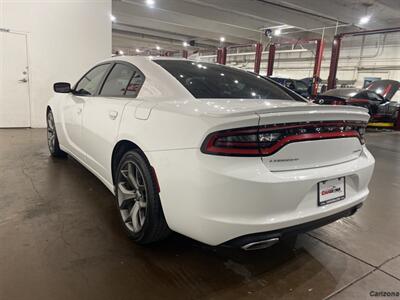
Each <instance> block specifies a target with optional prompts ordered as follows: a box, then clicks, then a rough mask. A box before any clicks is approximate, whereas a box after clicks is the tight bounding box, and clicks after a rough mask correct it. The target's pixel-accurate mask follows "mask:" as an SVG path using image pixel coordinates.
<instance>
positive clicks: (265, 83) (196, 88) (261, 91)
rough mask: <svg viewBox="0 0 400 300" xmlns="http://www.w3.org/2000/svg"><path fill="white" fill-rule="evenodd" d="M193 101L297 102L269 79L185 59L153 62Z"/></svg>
mask: <svg viewBox="0 0 400 300" xmlns="http://www.w3.org/2000/svg"><path fill="white" fill-rule="evenodd" d="M155 62H156V63H158V64H159V65H160V66H162V67H163V68H164V69H166V70H167V71H168V72H169V73H171V74H172V75H173V76H174V77H175V78H176V79H177V80H178V81H179V82H180V83H181V84H182V85H183V86H184V87H185V88H186V89H187V90H188V91H189V92H190V93H191V94H192V95H193V96H194V97H195V98H244V99H246V98H250V99H279V100H299V99H297V98H295V97H292V96H291V95H290V94H289V93H287V92H286V91H285V89H284V88H282V87H281V86H279V85H278V84H276V83H273V81H272V80H268V79H266V78H264V77H261V76H257V75H256V74H253V73H249V72H245V71H242V70H238V69H234V68H230V67H226V66H222V65H216V64H210V63H196V62H192V61H185V60H182V61H180V60H155Z"/></svg>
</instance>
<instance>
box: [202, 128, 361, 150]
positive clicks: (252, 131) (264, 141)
mask: <svg viewBox="0 0 400 300" xmlns="http://www.w3.org/2000/svg"><path fill="white" fill-rule="evenodd" d="M365 127H366V123H365V122H344V121H337V122H336V121H332V122H307V123H286V124H275V125H265V126H259V127H247V128H238V129H231V130H223V131H217V132H214V133H211V134H210V135H208V137H207V138H206V139H205V141H204V142H203V145H202V147H201V151H202V152H203V153H206V154H214V155H229V156H268V155H272V154H274V153H276V152H277V151H279V150H280V149H281V148H283V147H284V146H285V145H287V144H290V143H294V142H303V141H310V140H321V139H332V138H347V137H357V138H358V139H359V140H360V143H361V144H364V134H365Z"/></svg>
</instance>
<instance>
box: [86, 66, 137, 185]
mask: <svg viewBox="0 0 400 300" xmlns="http://www.w3.org/2000/svg"><path fill="white" fill-rule="evenodd" d="M143 80H144V76H143V75H142V73H141V72H140V71H139V70H137V69H136V68H135V67H134V66H132V65H130V64H126V63H116V64H115V65H114V66H113V68H112V70H111V71H110V73H109V74H108V76H107V78H106V80H105V82H104V85H103V86H102V89H101V91H99V95H97V96H96V97H92V98H88V99H86V102H85V108H84V112H83V123H82V124H83V125H82V139H83V141H84V142H83V147H84V151H85V152H86V163H87V164H88V165H89V166H90V167H91V168H92V169H93V170H95V171H96V172H97V173H98V174H99V175H100V176H102V177H103V178H104V179H106V180H107V181H108V182H112V178H111V155H112V152H113V147H114V145H115V141H116V138H117V136H118V130H119V125H120V122H121V118H122V115H123V111H124V108H125V106H126V104H128V103H132V105H134V104H139V103H140V101H136V100H135V99H134V98H135V97H136V96H137V94H138V92H139V90H140V87H141V86H142V84H143Z"/></svg>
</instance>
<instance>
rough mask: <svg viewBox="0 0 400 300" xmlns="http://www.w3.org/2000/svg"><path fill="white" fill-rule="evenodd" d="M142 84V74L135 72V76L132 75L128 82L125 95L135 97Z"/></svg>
mask: <svg viewBox="0 0 400 300" xmlns="http://www.w3.org/2000/svg"><path fill="white" fill-rule="evenodd" d="M143 82H144V77H143V75H142V73H140V72H139V71H136V72H135V75H133V77H132V79H131V81H130V82H129V84H128V87H127V88H126V95H127V96H130V97H136V96H137V94H138V93H139V90H140V88H141V87H142V84H143Z"/></svg>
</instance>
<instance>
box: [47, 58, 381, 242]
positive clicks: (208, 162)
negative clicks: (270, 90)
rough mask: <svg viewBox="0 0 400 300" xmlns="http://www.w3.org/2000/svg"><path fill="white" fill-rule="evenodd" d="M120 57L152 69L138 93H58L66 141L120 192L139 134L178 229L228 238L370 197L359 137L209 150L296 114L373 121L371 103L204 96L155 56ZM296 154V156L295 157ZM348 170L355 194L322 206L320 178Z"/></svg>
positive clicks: (368, 163)
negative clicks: (117, 155) (225, 133)
mask: <svg viewBox="0 0 400 300" xmlns="http://www.w3.org/2000/svg"><path fill="white" fill-rule="evenodd" d="M115 59H116V60H123V61H126V62H130V63H132V64H133V65H135V66H136V67H137V68H139V69H140V70H141V71H142V72H143V74H144V75H145V77H146V80H145V81H144V84H143V86H142V88H141V89H140V92H139V94H138V96H137V97H136V98H134V99H132V98H114V97H101V96H98V97H78V96H74V95H72V94H56V95H55V96H54V97H53V98H52V99H51V100H50V102H49V107H50V108H51V109H52V112H53V115H54V119H55V123H56V128H57V134H58V139H59V143H60V147H61V149H62V150H64V151H66V152H67V153H69V154H70V155H72V156H73V157H75V158H76V159H77V160H78V161H79V162H80V163H82V164H83V165H84V166H85V167H86V168H88V169H89V170H90V171H91V172H92V173H93V174H94V175H96V176H97V177H98V178H99V179H100V180H101V181H102V182H103V183H104V184H105V185H106V186H107V188H108V189H109V190H110V191H111V192H112V193H114V192H115V191H114V183H113V179H112V178H113V175H112V164H111V160H112V154H113V150H114V148H115V146H116V145H117V143H118V142H121V141H130V142H132V143H134V144H136V145H137V146H138V147H139V148H140V149H141V150H142V151H143V152H144V154H145V155H146V157H147V159H148V161H149V162H150V164H151V166H152V167H153V168H154V169H155V172H156V175H157V178H158V182H159V185H160V199H161V203H162V207H163V210H164V214H165V217H166V220H167V223H168V226H169V227H170V228H171V229H172V230H174V231H176V232H179V233H181V234H184V235H187V236H189V237H192V238H194V239H197V240H199V241H202V242H205V243H208V244H211V245H218V244H221V243H224V242H226V241H228V240H230V239H234V238H236V237H239V236H242V235H247V234H252V233H257V232H266V231H270V230H275V229H279V228H284V227H289V226H293V225H297V224H302V223H304V222H309V221H312V220H317V219H319V218H323V217H325V216H329V215H331V214H334V213H336V212H340V211H342V210H345V209H348V208H350V207H353V206H355V205H357V204H359V203H361V202H362V201H364V200H365V199H366V197H367V195H368V192H369V191H368V183H369V180H370V178H371V176H372V172H373V168H374V159H373V157H372V155H371V154H370V153H369V152H368V150H367V148H366V147H365V146H362V145H361V144H360V142H359V140H358V139H357V138H348V139H341V140H339V139H331V140H322V141H305V142H298V143H293V144H288V145H286V146H285V147H284V148H282V149H281V150H280V151H278V152H276V153H275V154H273V155H270V156H267V157H262V158H260V157H229V156H217V155H207V154H204V153H202V152H201V151H200V147H201V145H202V143H203V141H204V140H205V138H206V137H207V136H208V135H209V134H210V133H212V132H215V131H219V130H224V129H232V128H241V127H250V126H259V125H266V124H277V123H291V122H310V121H337V120H356V121H363V122H367V121H368V119H369V115H368V113H367V111H366V110H365V109H362V108H358V107H353V106H344V107H341V106H319V105H316V104H311V103H305V102H304V103H303V102H296V101H281V100H256V99H195V98H194V97H193V96H192V95H191V94H190V93H189V91H188V90H186V88H185V87H184V86H183V85H181V84H180V83H179V82H178V81H177V80H176V79H175V78H174V77H173V76H172V75H170V74H169V73H168V72H167V71H166V70H164V69H163V68H162V67H161V66H159V65H157V64H156V63H154V62H152V61H151V59H150V58H143V57H118V58H115ZM108 61H112V59H110V60H108ZM114 116H115V117H114ZM338 149H340V151H339V150H338ZM288 158H289V159H290V158H294V160H291V161H290V160H288V161H286V162H285V161H284V160H285V159H288ZM274 160H276V161H275V162H274ZM279 160H282V161H283V162H279V163H278V162H277V161H279ZM342 176H346V180H347V182H346V191H347V195H346V199H345V200H343V201H338V202H336V203H333V204H329V205H326V206H318V205H317V202H316V201H317V200H316V197H317V184H318V182H320V181H322V180H326V179H331V178H332V179H333V178H338V177H342Z"/></svg>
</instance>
